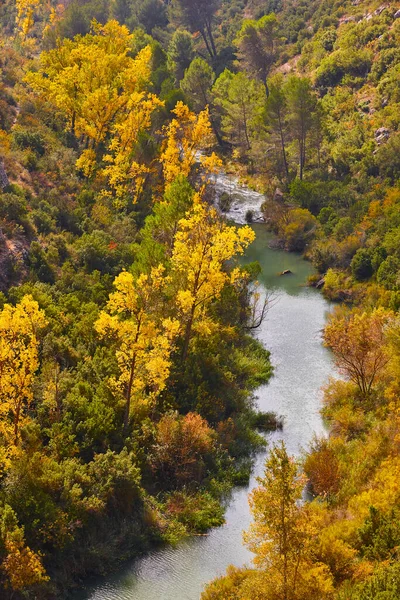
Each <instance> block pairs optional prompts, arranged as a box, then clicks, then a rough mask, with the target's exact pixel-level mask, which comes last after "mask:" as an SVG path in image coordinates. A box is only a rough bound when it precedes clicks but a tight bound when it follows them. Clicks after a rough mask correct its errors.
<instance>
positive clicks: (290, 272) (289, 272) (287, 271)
mask: <svg viewBox="0 0 400 600" xmlns="http://www.w3.org/2000/svg"><path fill="white" fill-rule="evenodd" d="M292 274H293V273H292V271H291V270H290V269H285V270H284V271H282V273H279V275H292Z"/></svg>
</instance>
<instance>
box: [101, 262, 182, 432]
mask: <svg viewBox="0 0 400 600" xmlns="http://www.w3.org/2000/svg"><path fill="white" fill-rule="evenodd" d="M167 284H168V279H167V278H166V277H165V276H164V267H163V266H161V265H160V266H159V267H155V268H153V269H152V270H151V272H150V274H142V275H140V276H139V277H138V278H137V279H135V278H134V277H133V275H131V274H130V273H128V272H126V271H124V272H122V273H121V274H120V275H119V276H118V277H117V278H116V280H115V281H114V286H115V288H116V291H115V292H114V293H112V294H111V295H110V298H109V301H108V304H107V310H106V311H103V312H102V313H101V314H100V317H99V319H98V320H97V322H96V324H95V328H96V330H97V332H98V333H99V334H100V335H101V336H102V337H103V338H109V339H112V340H114V341H115V344H116V351H115V353H116V358H117V361H118V366H119V369H120V376H119V378H118V380H112V381H111V384H112V386H113V387H114V389H115V391H116V392H117V393H120V394H123V396H124V398H125V416H124V427H125V429H126V428H127V427H128V424H129V419H130V416H131V414H132V413H133V412H135V413H136V414H138V413H139V412H141V413H142V414H143V413H144V414H148V413H149V411H150V410H151V409H152V408H153V407H154V401H155V400H156V398H157V397H158V395H159V394H160V392H162V390H163V389H164V388H165V384H166V381H167V378H168V375H169V372H170V367H171V352H172V350H173V343H174V338H175V336H176V334H177V332H178V328H179V323H178V322H177V321H175V320H173V319H170V318H163V317H162V295H163V292H164V289H165V286H166V285H167Z"/></svg>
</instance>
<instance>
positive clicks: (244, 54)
mask: <svg viewBox="0 0 400 600" xmlns="http://www.w3.org/2000/svg"><path fill="white" fill-rule="evenodd" d="M276 28H277V20H276V17H275V15H274V14H271V15H265V16H264V17H261V19H259V20H258V21H253V20H249V19H245V20H244V21H243V24H242V27H241V29H240V31H239V33H238V36H237V38H236V40H235V43H236V45H237V47H238V50H239V60H240V61H241V65H242V68H243V70H244V71H246V72H247V73H250V74H251V75H253V76H254V77H256V78H257V79H259V80H260V81H261V82H262V83H263V84H264V85H265V87H266V91H267V93H268V87H267V77H268V74H269V71H270V69H271V67H272V64H273V62H274V59H275V55H276Z"/></svg>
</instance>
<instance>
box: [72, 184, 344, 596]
mask: <svg viewBox="0 0 400 600" xmlns="http://www.w3.org/2000/svg"><path fill="white" fill-rule="evenodd" d="M217 186H218V191H219V192H221V191H228V192H229V193H232V192H233V194H234V203H233V205H232V207H231V210H230V212H229V214H228V217H230V218H231V219H234V220H235V221H236V222H238V223H243V222H244V216H245V214H246V211H247V210H248V209H251V210H253V211H254V214H255V215H256V216H258V214H259V212H258V209H259V207H260V204H261V201H262V197H261V196H260V195H259V194H256V193H255V192H251V191H250V190H246V189H245V188H242V187H241V186H239V185H238V184H237V183H236V182H235V181H234V180H233V179H231V178H229V177H228V176H221V177H220V178H219V180H218V182H217ZM253 227H254V229H255V232H256V234H257V237H256V240H255V242H254V243H253V244H252V245H251V247H250V248H249V249H248V251H247V253H246V257H245V258H244V260H243V262H251V261H254V260H258V261H259V262H260V264H261V267H262V273H261V275H260V278H259V281H260V284H261V286H262V290H263V292H264V293H265V292H266V290H268V292H273V294H274V297H275V300H274V302H273V306H272V307H271V309H270V311H269V312H268V314H267V318H266V319H265V321H264V322H263V323H262V325H261V327H260V328H259V329H258V330H257V331H256V332H255V335H256V336H257V338H258V339H259V340H260V341H261V342H262V343H263V344H264V345H265V347H266V348H268V349H269V350H270V351H271V358H272V363H273V365H274V368H275V371H274V376H273V377H272V379H271V381H270V382H269V383H268V385H264V386H261V387H260V388H259V389H258V390H257V398H258V406H259V408H260V409H261V410H264V411H271V410H272V411H275V412H276V413H278V414H279V415H282V416H283V417H284V427H283V430H282V431H279V432H276V433H273V434H270V435H269V436H268V439H269V441H270V442H271V443H273V442H275V441H278V440H280V439H283V440H284V441H285V443H286V446H287V448H288V451H289V452H290V453H292V454H296V455H298V454H299V453H300V452H301V449H302V448H306V447H307V444H308V443H309V441H310V440H311V439H312V437H313V436H314V435H315V434H317V435H323V434H324V426H323V423H322V420H321V417H320V414H319V409H320V405H321V386H322V385H323V384H324V382H326V380H327V379H328V377H329V375H330V374H332V372H333V364H332V360H331V356H330V353H329V352H328V351H327V350H326V349H325V348H324V347H323V345H322V341H321V330H322V328H323V326H324V323H325V320H326V316H327V313H328V311H329V309H330V306H329V304H328V302H326V301H325V300H324V298H323V297H322V295H321V294H320V293H319V292H318V291H316V290H315V289H313V288H308V287H305V285H304V284H305V282H306V279H307V276H308V275H309V274H311V273H312V272H313V269H312V266H311V265H310V264H309V263H307V262H306V261H304V260H303V259H302V258H301V257H300V256H298V255H295V254H288V253H287V252H284V251H281V250H272V249H270V248H269V247H268V243H269V241H270V240H271V235H270V234H268V233H267V231H266V229H265V225H263V224H261V223H257V224H254V225H253ZM286 269H289V270H291V271H292V275H285V276H279V273H280V272H282V271H284V270H286ZM266 455H267V450H266V451H265V452H261V453H260V454H259V455H258V457H257V460H256V463H255V466H254V469H253V473H252V477H251V480H250V483H249V486H247V487H241V488H237V489H235V490H234V491H233V494H232V497H231V499H230V502H229V505H228V508H227V511H226V523H225V525H223V526H222V527H219V528H216V529H213V530H212V531H211V532H210V533H209V535H207V536H204V537H194V538H191V539H189V540H186V541H184V542H182V543H180V544H179V545H178V546H177V547H174V548H172V547H166V548H161V549H158V550H155V551H153V552H151V553H150V554H149V555H147V556H145V557H143V558H140V559H138V560H134V561H132V562H131V563H129V564H127V565H126V566H125V568H123V569H122V570H120V571H119V572H118V573H115V574H114V575H112V576H109V577H107V578H105V579H103V580H100V581H98V582H97V583H96V584H94V585H93V586H92V587H90V588H88V589H87V590H86V591H85V592H82V593H81V594H79V595H75V596H74V599H75V600H199V597H200V594H201V591H202V590H203V589H204V586H205V584H206V583H207V582H209V581H211V580H212V579H214V578H215V577H217V576H219V575H222V574H223V573H224V572H225V570H226V567H227V566H228V565H230V564H233V565H236V566H242V565H243V564H245V563H249V562H250V561H251V556H252V555H251V553H250V552H249V551H248V550H246V548H244V546H243V544H242V531H243V530H244V529H246V528H247V527H248V525H249V523H250V513H249V508H248V502H247V496H248V493H249V490H250V489H251V488H252V487H254V485H256V477H257V476H259V475H261V474H262V472H263V464H264V462H265V458H266Z"/></svg>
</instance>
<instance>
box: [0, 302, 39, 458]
mask: <svg viewBox="0 0 400 600" xmlns="http://www.w3.org/2000/svg"><path fill="white" fill-rule="evenodd" d="M45 325H46V319H45V315H44V312H43V311H42V310H40V309H39V306H38V304H37V302H36V301H35V300H33V298H32V297H31V296H24V298H23V299H22V300H21V302H20V303H19V304H17V306H15V307H13V306H11V305H10V304H6V305H5V306H4V308H3V310H2V311H1V312H0V422H1V433H2V435H3V437H4V441H5V444H6V446H7V445H10V444H11V441H12V440H13V442H14V444H15V445H16V444H17V443H18V437H19V428H20V425H21V422H22V421H23V419H24V418H25V412H24V411H25V409H26V408H28V407H29V405H30V403H31V401H32V399H33V381H34V376H35V372H36V371H37V369H38V366H39V357H38V339H37V332H38V330H39V329H40V328H42V327H44V326H45Z"/></svg>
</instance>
